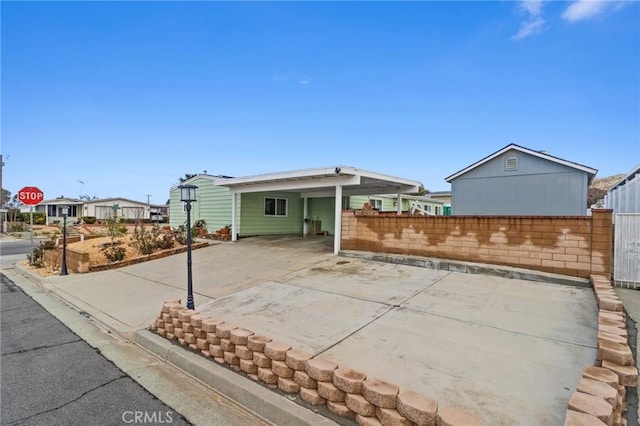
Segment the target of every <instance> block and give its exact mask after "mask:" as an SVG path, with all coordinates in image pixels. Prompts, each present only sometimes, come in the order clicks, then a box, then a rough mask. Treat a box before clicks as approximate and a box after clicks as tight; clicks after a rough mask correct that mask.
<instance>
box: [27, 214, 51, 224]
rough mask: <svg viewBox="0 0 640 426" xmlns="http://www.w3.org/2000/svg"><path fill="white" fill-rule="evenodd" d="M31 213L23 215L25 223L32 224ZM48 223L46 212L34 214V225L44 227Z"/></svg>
mask: <svg viewBox="0 0 640 426" xmlns="http://www.w3.org/2000/svg"><path fill="white" fill-rule="evenodd" d="M30 215H31V213H21V216H22V221H23V222H24V223H31V217H30ZM46 221H47V216H46V215H45V214H44V212H33V224H34V225H44V224H45V223H46Z"/></svg>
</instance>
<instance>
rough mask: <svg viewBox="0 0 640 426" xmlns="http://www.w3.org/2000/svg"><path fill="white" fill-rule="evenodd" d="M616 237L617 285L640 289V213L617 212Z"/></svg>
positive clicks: (615, 270) (615, 274)
mask: <svg viewBox="0 0 640 426" xmlns="http://www.w3.org/2000/svg"><path fill="white" fill-rule="evenodd" d="M614 238H615V245H614V250H613V281H614V283H615V285H616V286H618V287H627V288H635V289H640V213H619V214H616V215H615V237H614Z"/></svg>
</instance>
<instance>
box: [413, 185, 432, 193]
mask: <svg viewBox="0 0 640 426" xmlns="http://www.w3.org/2000/svg"><path fill="white" fill-rule="evenodd" d="M429 193H431V191H429V190H428V189H426V188H425V187H424V185H420V187H418V192H414V193H413V194H409V195H418V196H423V195H427V194H429Z"/></svg>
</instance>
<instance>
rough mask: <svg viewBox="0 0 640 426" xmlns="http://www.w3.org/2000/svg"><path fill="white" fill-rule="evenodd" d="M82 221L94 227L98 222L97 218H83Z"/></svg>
mask: <svg viewBox="0 0 640 426" xmlns="http://www.w3.org/2000/svg"><path fill="white" fill-rule="evenodd" d="M80 219H81V220H82V221H83V222H84V223H86V224H88V225H93V224H94V223H96V221H97V220H98V219H97V218H96V217H95V216H82V217H81V218H80Z"/></svg>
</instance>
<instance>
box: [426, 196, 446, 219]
mask: <svg viewBox="0 0 640 426" xmlns="http://www.w3.org/2000/svg"><path fill="white" fill-rule="evenodd" d="M424 196H425V197H428V198H433V199H434V200H439V201H442V202H443V203H444V207H443V209H444V213H443V214H444V215H445V216H449V215H451V191H434V192H429V193H428V194H425V195H424Z"/></svg>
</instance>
